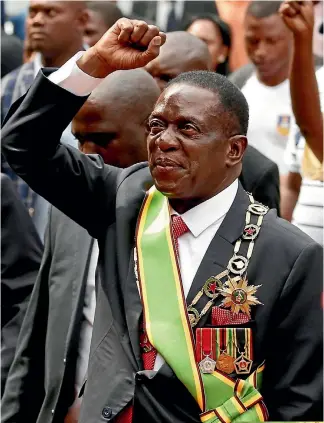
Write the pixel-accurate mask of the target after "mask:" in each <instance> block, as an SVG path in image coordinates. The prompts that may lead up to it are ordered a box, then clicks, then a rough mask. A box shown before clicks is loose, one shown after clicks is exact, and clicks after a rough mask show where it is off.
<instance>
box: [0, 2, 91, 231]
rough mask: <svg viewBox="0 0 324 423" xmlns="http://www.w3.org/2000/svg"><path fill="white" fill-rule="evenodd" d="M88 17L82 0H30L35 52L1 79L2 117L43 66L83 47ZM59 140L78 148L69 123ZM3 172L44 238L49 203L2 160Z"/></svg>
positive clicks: (30, 28) (55, 63) (30, 36)
mask: <svg viewBox="0 0 324 423" xmlns="http://www.w3.org/2000/svg"><path fill="white" fill-rule="evenodd" d="M87 19H88V15H87V11H86V3H85V2H82V1H51V0H31V1H30V4H29V12H28V16H27V21H26V37H27V38H28V41H29V45H30V48H31V50H32V51H33V52H36V54H35V56H34V58H33V60H32V61H30V62H28V63H25V64H24V65H23V66H21V67H20V68H18V69H16V70H14V71H12V72H10V73H9V74H8V75H6V77H5V78H3V79H2V81H1V85H2V87H1V114H2V119H4V117H5V115H6V114H7V111H8V110H9V108H10V106H11V104H12V103H14V102H15V101H16V100H17V99H18V98H19V97H21V96H22V95H23V94H25V93H26V91H27V90H28V89H29V87H30V86H31V84H32V82H33V81H34V79H35V77H36V75H37V74H38V72H39V70H40V69H41V68H42V67H60V66H61V65H62V64H64V63H65V62H66V61H67V60H68V59H69V58H70V57H72V56H73V55H74V54H76V53H77V52H79V51H80V50H84V48H83V35H84V30H85V25H86V23H87ZM48 130H50V128H48ZM44 136H46V134H44ZM61 141H62V142H64V143H67V144H71V145H73V146H75V147H77V143H76V141H75V140H74V138H73V137H72V135H71V128H70V125H69V126H68V127H67V129H66V130H65V132H64V133H63V136H62V139H61ZM2 171H3V172H4V173H6V174H7V175H8V176H9V177H10V178H11V179H12V180H13V182H14V184H15V186H16V188H17V190H18V193H19V196H20V198H21V199H22V201H23V202H24V204H25V205H26V207H27V209H28V210H29V213H30V215H31V216H32V218H33V221H34V223H35V226H36V229H37V231H38V233H39V235H40V237H41V238H42V239H43V237H44V232H45V227H46V223H47V213H48V203H47V202H45V200H44V199H43V198H42V197H40V196H39V195H36V194H35V193H34V192H33V191H32V190H31V189H30V188H29V187H28V185H27V184H26V183H25V182H23V181H22V180H21V179H20V178H18V177H17V175H16V174H15V173H14V172H13V171H12V170H11V169H10V168H9V166H8V165H7V164H6V163H5V162H4V161H3V163H2Z"/></svg>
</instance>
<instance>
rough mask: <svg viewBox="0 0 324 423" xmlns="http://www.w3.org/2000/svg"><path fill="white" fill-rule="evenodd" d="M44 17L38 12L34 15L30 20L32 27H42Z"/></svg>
mask: <svg viewBox="0 0 324 423" xmlns="http://www.w3.org/2000/svg"><path fill="white" fill-rule="evenodd" d="M44 22H45V17H44V13H43V12H41V11H39V12H37V13H36V15H35V16H34V17H33V18H32V19H31V23H32V25H44Z"/></svg>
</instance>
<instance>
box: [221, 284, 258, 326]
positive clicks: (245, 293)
mask: <svg viewBox="0 0 324 423" xmlns="http://www.w3.org/2000/svg"><path fill="white" fill-rule="evenodd" d="M260 286H261V285H257V286H254V285H248V280H247V278H246V276H244V278H240V279H239V280H238V281H237V279H236V278H235V279H232V278H230V277H229V278H228V281H227V282H226V283H225V284H224V286H223V288H219V289H218V291H219V293H220V294H221V295H223V297H225V298H224V300H223V301H222V305H223V306H224V307H227V308H230V309H231V311H232V313H239V312H243V313H244V314H246V315H247V316H249V318H250V317H251V309H250V306H252V305H256V304H262V303H261V302H260V301H259V300H258V299H257V298H256V297H255V296H254V294H255V293H256V291H257V289H258V288H260Z"/></svg>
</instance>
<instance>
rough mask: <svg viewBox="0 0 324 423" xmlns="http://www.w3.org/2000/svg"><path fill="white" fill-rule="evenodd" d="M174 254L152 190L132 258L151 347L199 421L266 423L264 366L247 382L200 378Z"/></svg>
mask: <svg viewBox="0 0 324 423" xmlns="http://www.w3.org/2000/svg"><path fill="white" fill-rule="evenodd" d="M175 251H176V250H175V246H174V242H173V238H172V233H171V227H170V211H169V202H168V200H167V198H166V197H165V196H164V195H163V194H161V193H160V192H159V191H157V190H156V188H155V187H154V186H153V187H152V188H151V189H150V190H149V191H148V193H147V195H146V197H145V200H144V203H143V206H142V209H141V212H140V215H139V219H138V223H137V230H136V255H135V260H136V276H137V279H138V284H139V288H140V291H141V298H142V303H143V311H144V328H145V330H146V333H147V337H148V339H149V342H150V343H151V344H152V345H153V347H154V348H156V350H157V351H158V352H159V354H161V356H162V357H163V358H164V360H165V361H166V362H167V363H168V365H169V366H170V367H171V368H172V370H173V371H174V373H175V375H176V376H177V378H178V379H179V380H180V381H181V382H182V383H183V384H184V385H185V386H186V388H187V389H188V391H189V392H190V394H191V395H192V396H193V397H194V399H195V400H196V401H197V403H198V405H199V407H200V410H201V415H200V419H201V421H202V422H204V423H216V422H221V423H230V422H234V421H235V422H236V423H243V422H263V421H266V420H267V412H266V407H265V405H264V403H263V401H262V396H261V394H260V393H259V388H260V383H261V377H262V371H263V368H264V366H263V365H261V366H259V368H258V369H257V370H256V371H255V372H254V373H253V374H252V375H250V376H249V377H248V379H246V380H241V379H237V380H234V379H232V378H230V377H229V376H227V375H225V374H224V373H222V372H220V371H218V370H216V371H214V372H213V373H212V374H203V373H201V371H200V369H199V366H198V364H197V362H196V358H195V341H194V336H193V332H192V328H191V326H190V322H189V317H188V313H187V306H186V301H185V297H184V293H183V288H182V282H181V276H180V270H179V267H178V261H177V257H176V252H175Z"/></svg>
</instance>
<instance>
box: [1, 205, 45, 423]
mask: <svg viewBox="0 0 324 423" xmlns="http://www.w3.org/2000/svg"><path fill="white" fill-rule="evenodd" d="M51 220H52V219H51V212H50V214H49V223H48V227H47V231H46V236H45V249H44V255H43V260H42V264H41V268H40V271H39V274H38V277H37V280H36V283H35V286H34V289H33V293H32V296H31V299H30V302H29V306H28V310H27V313H26V315H25V319H24V321H23V325H22V329H21V332H20V335H19V339H18V344H17V349H16V354H15V358H14V361H13V364H12V366H11V368H10V372H9V375H8V379H7V383H6V387H5V391H4V394H3V398H2V407H1V416H2V421H3V422H4V423H9V422H11V423H23V422H27V421H28V422H36V420H37V416H38V414H39V412H40V408H41V406H42V403H43V399H44V395H45V393H44V377H45V376H44V369H45V363H44V359H45V342H46V330H47V320H48V312H49V292H48V280H49V272H50V267H51V261H52V248H51Z"/></svg>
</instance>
